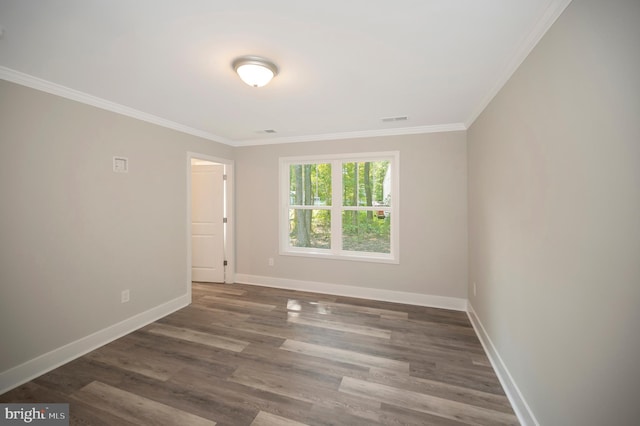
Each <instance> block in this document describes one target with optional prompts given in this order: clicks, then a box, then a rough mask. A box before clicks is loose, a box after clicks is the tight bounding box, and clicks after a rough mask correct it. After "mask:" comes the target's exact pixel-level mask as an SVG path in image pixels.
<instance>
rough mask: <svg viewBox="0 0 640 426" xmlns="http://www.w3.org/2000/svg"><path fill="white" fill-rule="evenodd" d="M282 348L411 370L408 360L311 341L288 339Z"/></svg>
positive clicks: (392, 368)
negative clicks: (321, 344)
mask: <svg viewBox="0 0 640 426" xmlns="http://www.w3.org/2000/svg"><path fill="white" fill-rule="evenodd" d="M280 349H283V350H286V351H292V352H298V353H303V354H307V355H312V356H317V357H320V358H326V359H330V360H336V361H342V362H347V363H351V364H356V365H364V366H367V367H378V368H387V369H390V370H398V371H402V372H407V373H408V372H409V363H407V362H403V361H396V360H394V359H388V358H382V357H377V356H372V355H367V354H363V353H358V352H353V351H348V350H344V349H336V348H332V347H327V346H320V345H314V344H311V343H304V342H298V341H296V340H286V341H285V342H284V343H283V344H282V346H280Z"/></svg>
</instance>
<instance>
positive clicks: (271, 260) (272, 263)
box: [269, 257, 275, 266]
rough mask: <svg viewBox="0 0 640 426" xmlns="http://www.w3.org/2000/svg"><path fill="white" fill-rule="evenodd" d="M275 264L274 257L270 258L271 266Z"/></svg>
mask: <svg viewBox="0 0 640 426" xmlns="http://www.w3.org/2000/svg"><path fill="white" fill-rule="evenodd" d="M274 264H275V262H274V261H273V257H270V258H269V266H273V265H274Z"/></svg>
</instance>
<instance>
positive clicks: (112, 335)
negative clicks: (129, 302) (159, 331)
mask: <svg viewBox="0 0 640 426" xmlns="http://www.w3.org/2000/svg"><path fill="white" fill-rule="evenodd" d="M190 303H191V298H190V297H189V295H188V294H185V295H183V296H180V297H178V298H176V299H173V300H170V301H168V302H166V303H164V304H162V305H160V306H156V307H154V308H151V309H149V310H148V311H145V312H141V313H139V314H137V315H134V316H133V317H131V318H127V319H126V320H124V321H121V322H119V323H117V324H114V325H112V326H110V327H107V328H105V329H103V330H100V331H97V332H95V333H93V334H90V335H88V336H85V337H83V338H81V339H78V340H76V341H74V342H71V343H68V344H66V345H64V346H61V347H59V348H56V349H54V350H52V351H50V352H47V353H45V354H43V355H40V356H38V357H36V358H33V359H31V360H29V361H27V362H25V363H23V364H20V365H18V366H16V367H13V368H11V369H10V370H7V371H3V372H2V373H0V394H3V393H5V392H7V391H9V390H11V389H13V388H15V387H17V386H20V385H21V384H23V383H26V382H28V381H29V380H32V379H34V378H36V377H38V376H40V375H42V374H44V373H46V372H48V371H51V370H53V369H54V368H57V367H59V366H61V365H63V364H66V363H67V362H69V361H72V360H74V359H76V358H78V357H80V356H82V355H84V354H86V353H88V352H91V351H92V350H94V349H97V348H99V347H100V346H103V345H106V344H107V343H109V342H111V341H113V340H116V339H118V338H120V337H122V336H124V335H126V334H129V333H131V332H132V331H135V330H137V329H139V328H141V327H144V326H145V325H147V324H150V323H152V322H154V321H156V320H158V319H160V318H162V317H164V316H167V315H169V314H170V313H172V312H175V311H177V310H178V309H182V308H184V307H185V306H187V305H189V304H190Z"/></svg>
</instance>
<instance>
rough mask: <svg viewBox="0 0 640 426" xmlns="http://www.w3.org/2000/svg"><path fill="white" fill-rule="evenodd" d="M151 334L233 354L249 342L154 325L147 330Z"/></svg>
mask: <svg viewBox="0 0 640 426" xmlns="http://www.w3.org/2000/svg"><path fill="white" fill-rule="evenodd" d="M147 331H148V332H149V333H151V334H160V335H162V336H167V337H173V338H175V339H180V340H186V341H188V342H192V343H200V344H202V345H207V346H213V347H215V348H220V349H226V350H228V351H233V352H241V351H242V350H243V349H244V348H246V347H247V346H248V345H249V342H244V341H242V340H236V339H231V338H229V337H223V336H215V335H211V334H207V333H201V332H199V331H193V330H188V329H184V328H178V327H172V326H169V325H160V324H159V325H156V326H154V327H151V328H149V329H148V330H147Z"/></svg>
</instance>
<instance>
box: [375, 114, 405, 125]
mask: <svg viewBox="0 0 640 426" xmlns="http://www.w3.org/2000/svg"><path fill="white" fill-rule="evenodd" d="M408 119H409V117H407V116H406V115H400V116H398V117H384V118H381V119H380V121H382V122H383V123H391V122H394V121H407V120H408Z"/></svg>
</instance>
